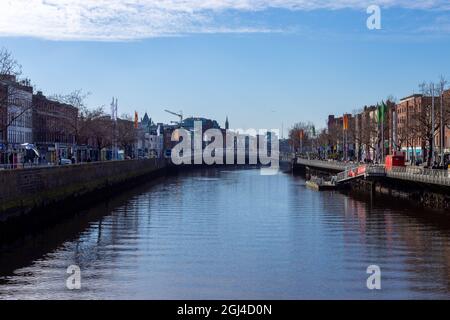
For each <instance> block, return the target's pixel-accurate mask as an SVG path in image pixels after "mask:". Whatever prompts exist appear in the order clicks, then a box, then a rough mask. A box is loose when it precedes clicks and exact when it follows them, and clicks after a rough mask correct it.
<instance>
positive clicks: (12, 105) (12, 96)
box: [0, 75, 33, 152]
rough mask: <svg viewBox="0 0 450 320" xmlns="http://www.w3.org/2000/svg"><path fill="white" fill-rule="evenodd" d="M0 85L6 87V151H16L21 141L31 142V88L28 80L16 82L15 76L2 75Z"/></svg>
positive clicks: (4, 124) (19, 147) (4, 125)
mask: <svg viewBox="0 0 450 320" xmlns="http://www.w3.org/2000/svg"><path fill="white" fill-rule="evenodd" d="M0 85H2V86H3V87H4V88H6V90H5V92H7V97H6V112H7V116H6V119H5V121H6V122H5V123H3V124H2V126H3V128H5V127H6V128H7V130H6V132H7V139H6V141H3V143H4V144H6V145H7V149H8V152H17V151H19V150H20V149H21V144H23V143H33V118H32V117H33V110H32V101H33V88H32V87H31V86H30V84H29V82H28V81H22V82H17V81H16V78H15V76H10V75H2V76H1V77H0Z"/></svg>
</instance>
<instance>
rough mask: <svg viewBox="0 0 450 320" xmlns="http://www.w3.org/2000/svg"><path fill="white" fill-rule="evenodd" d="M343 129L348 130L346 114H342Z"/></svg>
mask: <svg viewBox="0 0 450 320" xmlns="http://www.w3.org/2000/svg"><path fill="white" fill-rule="evenodd" d="M344 130H348V115H347V114H344Z"/></svg>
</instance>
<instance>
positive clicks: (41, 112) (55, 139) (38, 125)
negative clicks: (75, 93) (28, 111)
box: [33, 91, 78, 162]
mask: <svg viewBox="0 0 450 320" xmlns="http://www.w3.org/2000/svg"><path fill="white" fill-rule="evenodd" d="M77 117H78V109H77V108H75V107H73V106H71V105H68V104H64V103H60V102H57V101H53V100H50V99H48V98H47V97H45V96H44V95H43V94H42V92H40V91H39V92H38V93H37V94H35V95H33V137H34V138H33V141H34V144H35V145H36V147H37V149H38V150H39V152H40V154H41V157H42V160H44V159H45V161H47V162H56V161H57V160H58V158H70V157H71V156H72V155H73V152H74V146H75V145H76V143H77V141H76V122H77Z"/></svg>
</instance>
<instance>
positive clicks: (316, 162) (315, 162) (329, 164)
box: [297, 158, 355, 171]
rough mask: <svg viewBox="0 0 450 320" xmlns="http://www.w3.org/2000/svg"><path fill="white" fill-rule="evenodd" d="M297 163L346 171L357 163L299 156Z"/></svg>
mask: <svg viewBox="0 0 450 320" xmlns="http://www.w3.org/2000/svg"><path fill="white" fill-rule="evenodd" d="M297 164H301V165H304V166H309V167H315V168H323V169H331V170H336V171H344V170H347V169H350V168H352V167H354V166H355V164H346V163H340V162H337V161H336V162H335V161H323V160H308V159H302V158H297Z"/></svg>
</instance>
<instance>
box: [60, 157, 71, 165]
mask: <svg viewBox="0 0 450 320" xmlns="http://www.w3.org/2000/svg"><path fill="white" fill-rule="evenodd" d="M69 164H72V160H70V159H65V158H61V159H59V165H61V166H64V165H69Z"/></svg>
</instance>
